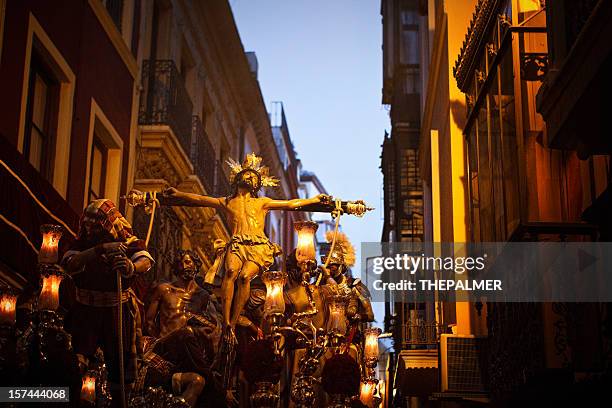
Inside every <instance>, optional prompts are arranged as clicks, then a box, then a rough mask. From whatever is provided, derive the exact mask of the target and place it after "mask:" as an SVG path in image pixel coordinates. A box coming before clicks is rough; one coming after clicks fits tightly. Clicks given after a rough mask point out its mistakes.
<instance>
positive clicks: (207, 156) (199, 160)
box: [191, 116, 216, 194]
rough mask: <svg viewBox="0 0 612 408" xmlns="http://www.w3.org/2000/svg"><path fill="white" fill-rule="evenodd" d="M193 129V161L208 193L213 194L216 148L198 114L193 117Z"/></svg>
mask: <svg viewBox="0 0 612 408" xmlns="http://www.w3.org/2000/svg"><path fill="white" fill-rule="evenodd" d="M191 129H192V135H193V136H192V137H193V149H192V151H191V162H192V163H193V167H194V168H195V173H196V175H197V176H198V177H199V178H200V181H201V182H202V184H204V187H205V188H206V191H207V193H208V194H212V193H213V192H214V189H215V164H216V162H215V149H214V148H213V145H212V144H211V143H210V139H209V138H208V134H207V133H206V130H205V129H204V126H202V121H201V120H200V118H199V117H198V116H193V117H192V122H191Z"/></svg>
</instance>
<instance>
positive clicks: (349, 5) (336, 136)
mask: <svg viewBox="0 0 612 408" xmlns="http://www.w3.org/2000/svg"><path fill="white" fill-rule="evenodd" d="M230 4H231V6H232V9H233V11H234V17H235V19H236V24H237V26H238V30H239V31H240V37H241V39H242V42H243V44H244V48H245V51H255V53H256V55H257V59H258V62H259V74H258V78H259V83H260V86H261V89H262V92H263V96H264V100H265V101H266V103H267V104H268V107H269V106H270V103H271V102H272V101H282V102H283V104H284V108H285V113H286V116H287V122H288V125H289V131H290V134H291V139H292V140H293V143H294V147H295V150H296V152H297V153H298V157H299V158H300V159H301V160H302V164H303V167H304V169H306V170H309V171H313V172H315V173H316V174H317V175H318V177H319V178H320V179H321V181H322V182H323V184H324V185H325V188H326V189H327V191H328V192H329V193H330V194H332V195H334V196H335V197H340V198H342V199H345V200H356V199H363V200H365V201H366V202H367V203H368V204H369V205H370V206H373V207H376V210H375V211H373V212H370V213H369V214H367V215H366V216H365V217H364V218H356V217H354V216H346V215H345V216H343V217H342V228H343V230H344V232H346V233H347V234H348V236H349V238H350V239H351V241H352V242H353V244H354V245H355V247H356V249H357V251H358V256H357V262H358V264H357V265H355V268H354V272H357V271H359V266H360V265H359V247H360V244H361V242H373V241H376V242H378V241H380V236H381V228H382V220H381V218H382V212H381V210H382V205H381V193H382V173H381V172H380V169H379V166H380V153H381V147H380V145H381V143H382V141H383V135H384V131H385V130H386V129H388V128H389V116H388V113H387V111H386V110H385V109H384V107H383V106H382V105H381V86H382V51H381V30H382V25H381V16H380V2H379V1H377V0H334V1H328V0H309V1H286V0H230ZM356 274H357V273H356ZM377 309H378V308H377ZM379 310H380V309H378V310H377V313H376V315H377V316H376V318H377V320H378V321H379V322H380V321H381V320H382V312H381V311H379Z"/></svg>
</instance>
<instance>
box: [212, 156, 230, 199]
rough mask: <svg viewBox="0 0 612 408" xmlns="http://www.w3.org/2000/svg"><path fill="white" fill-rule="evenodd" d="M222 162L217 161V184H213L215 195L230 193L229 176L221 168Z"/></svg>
mask: <svg viewBox="0 0 612 408" xmlns="http://www.w3.org/2000/svg"><path fill="white" fill-rule="evenodd" d="M222 168H223V163H222V162H221V161H218V163H217V184H216V186H215V195H217V196H220V197H221V196H228V195H230V193H231V185H230V182H229V177H228V176H227V175H226V174H225V171H223V170H222Z"/></svg>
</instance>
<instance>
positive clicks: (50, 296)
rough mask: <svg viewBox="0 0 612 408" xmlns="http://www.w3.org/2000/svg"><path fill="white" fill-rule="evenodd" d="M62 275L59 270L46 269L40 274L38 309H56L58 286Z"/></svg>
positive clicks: (57, 305)
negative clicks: (40, 284) (40, 285)
mask: <svg viewBox="0 0 612 408" xmlns="http://www.w3.org/2000/svg"><path fill="white" fill-rule="evenodd" d="M62 279H64V276H63V275H62V274H61V271H59V270H58V271H53V270H52V271H46V272H44V273H43V275H42V289H41V290H40V296H39V298H38V309H39V310H51V311H56V310H57V308H58V307H59V287H60V283H62Z"/></svg>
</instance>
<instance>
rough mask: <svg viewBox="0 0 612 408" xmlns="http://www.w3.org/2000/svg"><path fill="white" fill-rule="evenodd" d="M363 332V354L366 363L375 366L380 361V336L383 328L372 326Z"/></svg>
mask: <svg viewBox="0 0 612 408" xmlns="http://www.w3.org/2000/svg"><path fill="white" fill-rule="evenodd" d="M363 333H364V337H365V344H364V347H363V355H364V357H365V361H366V365H368V366H369V367H375V366H376V364H377V363H378V336H380V333H381V330H380V329H379V328H378V327H370V328H368V329H365V330H364V331H363Z"/></svg>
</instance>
